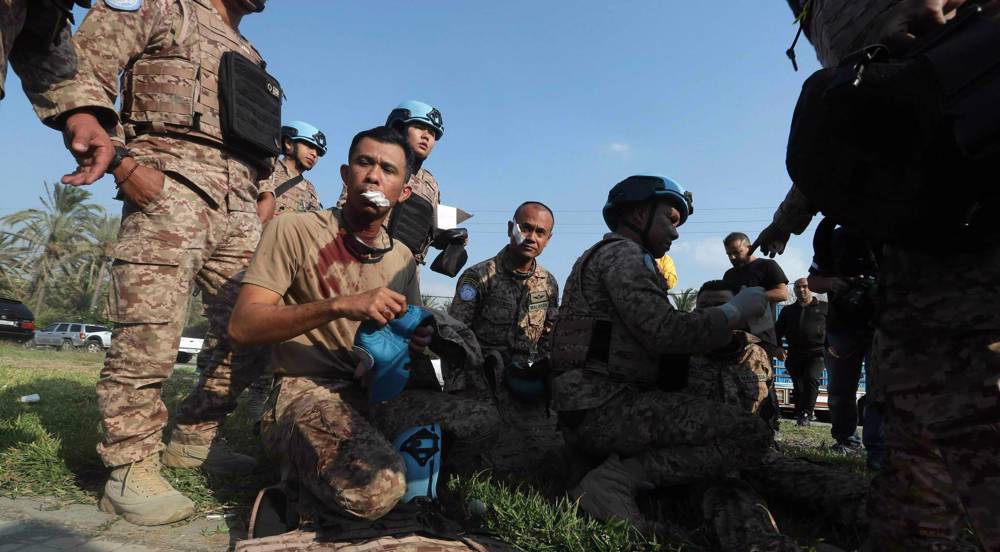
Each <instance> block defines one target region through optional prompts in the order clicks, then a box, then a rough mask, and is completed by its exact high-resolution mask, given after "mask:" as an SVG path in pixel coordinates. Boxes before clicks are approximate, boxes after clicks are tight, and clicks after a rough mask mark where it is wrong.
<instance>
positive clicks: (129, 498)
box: [100, 451, 194, 525]
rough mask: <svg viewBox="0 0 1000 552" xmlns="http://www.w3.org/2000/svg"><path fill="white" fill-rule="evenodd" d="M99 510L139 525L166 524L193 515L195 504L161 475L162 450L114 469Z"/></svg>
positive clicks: (106, 484) (106, 485) (105, 486)
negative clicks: (160, 452)
mask: <svg viewBox="0 0 1000 552" xmlns="http://www.w3.org/2000/svg"><path fill="white" fill-rule="evenodd" d="M100 508H101V510H103V511H105V512H107V513H109V514H118V515H121V516H124V517H125V520H126V521H128V522H129V523H134V524H136V525H164V524H166V523H173V522H175V521H180V520H182V519H185V518H188V517H191V515H193V514H194V502H191V500H189V499H188V498H187V497H186V496H184V495H182V494H181V493H179V492H177V491H176V490H175V489H174V488H173V487H171V486H170V483H167V480H166V479H164V478H163V476H161V475H160V455H159V451H157V452H154V453H153V454H151V455H149V456H147V457H146V458H143V459H142V460H141V461H139V462H133V463H131V464H126V465H124V466H118V467H117V468H115V469H113V470H111V475H110V476H109V477H108V482H107V483H105V484H104V496H103V497H101V503H100Z"/></svg>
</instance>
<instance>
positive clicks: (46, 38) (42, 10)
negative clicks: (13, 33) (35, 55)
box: [14, 0, 73, 52]
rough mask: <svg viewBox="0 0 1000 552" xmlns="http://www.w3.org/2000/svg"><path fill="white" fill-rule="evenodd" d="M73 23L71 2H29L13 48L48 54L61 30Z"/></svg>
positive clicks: (36, 0) (34, 0) (62, 0)
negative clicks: (22, 25)
mask: <svg viewBox="0 0 1000 552" xmlns="http://www.w3.org/2000/svg"><path fill="white" fill-rule="evenodd" d="M71 22H73V2H72V1H71V0H31V1H30V2H28V13H27V14H26V15H25V18H24V27H22V29H21V33H20V34H18V35H17V39H16V40H15V45H14V48H15V49H16V50H21V49H24V50H31V51H33V52H48V51H49V49H50V48H52V46H53V45H54V44H58V43H59V38H60V36H61V35H62V32H63V29H65V28H66V26H67V25H68V24H69V23H71Z"/></svg>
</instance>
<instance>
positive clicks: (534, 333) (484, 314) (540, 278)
mask: <svg viewBox="0 0 1000 552" xmlns="http://www.w3.org/2000/svg"><path fill="white" fill-rule="evenodd" d="M558 308H559V283H558V282H557V281H556V279H555V277H554V276H552V274H550V273H549V271H548V270H545V267H543V266H542V265H541V264H539V263H538V262H535V267H534V269H533V270H532V271H531V273H530V274H519V273H517V272H515V271H514V269H513V268H512V267H511V265H510V262H509V261H508V259H507V248H506V247H504V248H503V249H501V250H500V252H499V253H497V255H496V256H495V257H493V258H492V259H489V260H487V261H483V262H481V263H478V264H475V265H473V266H471V267H469V268H467V269H465V271H464V272H462V275H461V276H460V277H459V279H458V285H457V287H456V290H455V298H454V299H453V300H452V302H451V306H450V307H449V308H448V313H449V314H451V315H452V316H453V317H455V318H456V319H458V320H460V321H462V322H464V323H465V324H466V325H467V326H469V327H470V328H472V331H473V333H475V334H476V339H478V340H479V345H480V347H482V348H483V350H484V351H488V350H493V351H499V352H500V353H502V354H504V355H506V356H507V357H508V358H507V359H505V360H508V361H509V360H512V359H513V358H514V357H518V358H521V359H523V360H528V359H531V360H535V359H537V358H540V357H544V356H547V355H548V352H549V334H550V332H551V330H552V326H553V324H554V323H555V320H556V314H557V312H558Z"/></svg>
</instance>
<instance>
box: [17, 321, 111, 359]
mask: <svg viewBox="0 0 1000 552" xmlns="http://www.w3.org/2000/svg"><path fill="white" fill-rule="evenodd" d="M31 345H32V346H35V347H58V348H59V350H60V351H68V350H71V349H80V348H83V349H86V350H87V351H88V352H91V353H99V352H101V351H104V350H105V349H108V348H110V347H111V330H109V329H108V328H105V327H104V326H98V325H95V324H86V323H83V322H56V323H55V324H49V325H48V326H46V327H44V328H42V329H40V330H35V336H34V337H33V338H32V340H31Z"/></svg>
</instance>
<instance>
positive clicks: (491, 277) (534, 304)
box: [448, 201, 562, 475]
mask: <svg viewBox="0 0 1000 552" xmlns="http://www.w3.org/2000/svg"><path fill="white" fill-rule="evenodd" d="M554 224H555V219H554V217H553V214H552V211H551V210H550V209H549V208H548V207H547V206H545V205H544V204H542V203H538V202H534V201H529V202H525V203H522V204H521V205H520V206H519V207H518V208H517V209H516V210H515V211H514V216H513V218H512V219H511V220H510V221H509V222H508V223H507V233H508V235H509V236H510V243H509V244H507V245H506V246H504V248H503V249H501V250H500V252H499V253H497V255H496V256H495V257H493V258H492V259H489V260H486V261H483V262H481V263H478V264H476V265H473V266H471V267H469V268H467V269H466V270H465V271H464V272H463V273H462V275H461V276H460V277H459V279H458V286H457V288H456V290H455V298H454V299H453V300H452V302H451V306H450V307H449V308H448V313H449V314H451V315H452V316H454V317H455V318H456V319H458V320H460V321H461V322H463V323H464V324H465V325H467V326H468V327H470V328H472V331H473V332H474V333H475V334H476V339H477V340H478V341H479V346H480V347H481V348H482V350H483V354H484V356H485V357H486V359H487V360H486V363H487V377H488V378H492V381H491V384H492V385H493V387H494V389H495V396H496V399H497V401H498V407H499V410H500V415H501V416H502V417H503V419H504V422H505V423H504V425H503V430H502V431H501V435H500V439H499V441H498V442H497V443H495V444H494V446H493V447H491V451H490V454H489V457H488V461H489V463H490V464H491V466H492V467H493V469H494V470H498V471H503V472H507V473H518V474H536V475H537V473H538V471H539V468H540V467H546V468H554V469H553V475H561V474H562V472H561V466H560V462H558V461H553V460H552V458H551V455H552V454H554V453H556V451H558V450H559V448H560V447H561V445H562V436H561V434H560V433H559V432H558V431H557V430H556V424H555V420H554V419H553V418H551V417H550V416H549V415H548V412H547V408H546V404H545V382H546V379H547V377H548V373H547V370H546V368H545V367H546V366H548V355H549V341H550V340H549V336H550V332H551V330H552V326H553V325H554V324H555V319H556V313H557V311H558V308H559V284H558V282H556V279H555V277H554V276H553V275H552V274H551V273H549V271H548V270H546V269H545V267H543V266H542V265H541V264H540V263H539V262H538V260H537V259H538V256H539V255H541V254H542V251H543V250H544V249H545V246H546V245H547V244H548V242H549V239H550V238H551V237H552V229H553V226H554Z"/></svg>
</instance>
